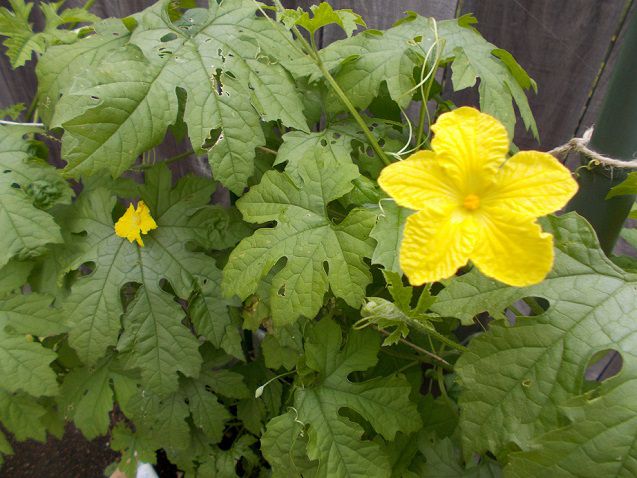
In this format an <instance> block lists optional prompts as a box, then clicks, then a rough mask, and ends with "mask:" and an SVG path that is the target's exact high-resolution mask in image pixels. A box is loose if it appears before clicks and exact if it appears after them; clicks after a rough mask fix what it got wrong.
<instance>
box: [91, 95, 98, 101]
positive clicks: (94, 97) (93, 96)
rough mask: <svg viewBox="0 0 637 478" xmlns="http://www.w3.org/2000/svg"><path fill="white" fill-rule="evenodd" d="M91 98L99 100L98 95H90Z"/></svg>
mask: <svg viewBox="0 0 637 478" xmlns="http://www.w3.org/2000/svg"><path fill="white" fill-rule="evenodd" d="M91 99H92V100H95V101H99V100H100V97H99V96H95V95H91Z"/></svg>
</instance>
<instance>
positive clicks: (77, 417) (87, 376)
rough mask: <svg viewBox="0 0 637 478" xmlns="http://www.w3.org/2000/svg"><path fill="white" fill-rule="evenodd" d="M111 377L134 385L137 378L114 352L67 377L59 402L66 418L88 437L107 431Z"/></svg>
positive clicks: (109, 417)
mask: <svg viewBox="0 0 637 478" xmlns="http://www.w3.org/2000/svg"><path fill="white" fill-rule="evenodd" d="M111 381H113V382H114V381H118V385H119V386H120V387H121V386H122V385H123V384H122V382H126V383H127V384H128V385H129V386H132V387H134V386H135V379H134V378H131V377H129V376H127V375H124V374H123V373H122V371H121V365H119V364H118V363H117V362H116V358H115V357H114V356H112V355H111V356H109V357H105V358H104V359H102V360H101V361H100V362H99V363H98V364H97V365H96V366H95V367H81V368H77V369H74V370H72V371H71V372H70V373H69V374H68V375H66V376H65V377H64V382H63V383H62V386H61V388H60V395H59V396H58V397H57V403H58V405H59V407H60V410H61V411H62V412H63V413H64V416H65V418H66V419H72V420H73V423H74V424H75V426H76V427H77V428H78V429H79V430H80V431H81V432H82V433H83V434H84V436H85V437H86V438H87V439H88V440H92V439H94V438H96V437H98V436H100V435H105V434H106V433H107V432H108V428H109V425H110V423H111V416H110V412H111V411H112V410H113V390H112V388H111Z"/></svg>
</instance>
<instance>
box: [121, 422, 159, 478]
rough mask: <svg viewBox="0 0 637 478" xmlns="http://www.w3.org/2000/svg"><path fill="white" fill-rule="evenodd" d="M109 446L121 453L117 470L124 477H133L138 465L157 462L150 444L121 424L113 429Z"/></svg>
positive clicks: (139, 434) (137, 433)
mask: <svg viewBox="0 0 637 478" xmlns="http://www.w3.org/2000/svg"><path fill="white" fill-rule="evenodd" d="M110 444H111V448H112V449H113V450H115V451H119V452H121V454H122V457H121V459H120V461H119V463H118V464H117V468H118V469H119V470H120V471H122V472H123V473H124V474H125V475H126V476H135V475H136V473H137V465H138V464H139V463H155V461H156V460H157V458H156V454H155V448H154V447H153V445H152V443H149V442H148V440H145V439H144V437H143V436H142V434H141V433H140V432H138V431H137V432H133V431H131V429H130V428H128V426H126V425H125V424H124V423H123V422H119V423H117V424H116V425H115V427H113V431H112V433H111V440H110Z"/></svg>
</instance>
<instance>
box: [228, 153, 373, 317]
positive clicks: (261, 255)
mask: <svg viewBox="0 0 637 478" xmlns="http://www.w3.org/2000/svg"><path fill="white" fill-rule="evenodd" d="M299 175H300V179H299V180H297V181H294V180H293V179H292V178H290V177H289V176H288V175H287V174H286V173H279V172H276V171H269V172H267V173H266V174H265V175H264V176H263V179H262V181H261V183H260V184H259V185H258V186H256V187H254V188H252V189H251V190H250V192H248V193H247V194H246V195H245V196H244V197H243V198H241V199H240V200H239V201H238V202H237V207H238V208H239V210H240V211H241V213H242V214H243V217H244V219H245V220H246V221H248V222H253V223H264V222H267V221H276V222H277V226H276V227H274V228H261V229H259V230H258V231H256V232H255V233H254V234H253V235H252V236H251V237H249V238H247V239H244V240H243V241H241V243H239V245H238V246H237V247H236V248H235V249H234V251H232V254H231V255H230V259H229V261H228V264H227V265H226V267H225V269H224V282H223V287H224V291H225V293H226V294H227V295H232V294H236V295H238V296H239V298H241V299H245V298H247V297H248V296H249V295H250V294H252V293H253V292H255V291H256V290H257V287H258V285H259V281H260V280H262V279H264V278H265V277H266V276H267V275H268V273H269V272H270V270H271V269H272V268H273V267H274V266H275V265H276V264H277V262H278V261H279V260H280V259H281V258H284V257H285V258H286V259H287V262H286V263H285V266H284V267H283V268H282V269H281V270H280V271H278V272H277V273H276V274H275V275H274V277H273V280H272V286H271V288H270V292H269V296H270V297H269V299H270V306H271V310H272V319H273V321H274V322H275V324H277V325H283V324H286V323H291V322H293V321H294V320H295V319H296V318H297V317H299V316H305V317H314V315H316V313H317V312H318V310H319V309H320V307H321V305H322V304H323V296H324V295H325V293H326V292H327V291H328V288H331V290H332V292H333V293H334V295H336V296H337V297H341V298H342V299H344V300H345V301H346V302H347V303H348V304H349V305H350V306H352V307H358V306H360V305H361V303H362V300H363V298H364V296H365V287H366V286H367V284H369V282H370V280H371V276H370V273H369V270H368V267H367V266H366V265H365V263H364V262H363V260H362V258H363V257H370V256H371V253H372V245H371V244H372V242H371V240H370V239H369V231H370V229H371V227H372V224H373V221H374V220H375V214H374V213H373V212H371V211H369V210H363V209H354V210H353V211H351V212H350V213H349V214H348V215H347V217H346V218H345V219H343V220H342V221H341V222H340V223H339V224H336V225H335V224H334V223H333V222H332V221H331V219H330V218H329V217H328V215H327V211H326V205H327V204H328V203H329V202H330V201H332V200H334V199H337V198H339V197H341V196H342V195H343V194H345V193H347V192H348V191H349V190H351V189H352V184H351V180H352V179H354V178H355V177H356V176H358V172H357V168H356V166H354V165H349V167H347V166H345V165H339V166H338V169H337V166H336V165H334V164H333V163H332V162H331V161H329V158H326V160H317V161H304V162H302V163H301V165H300V168H299ZM325 264H327V270H326V265H325Z"/></svg>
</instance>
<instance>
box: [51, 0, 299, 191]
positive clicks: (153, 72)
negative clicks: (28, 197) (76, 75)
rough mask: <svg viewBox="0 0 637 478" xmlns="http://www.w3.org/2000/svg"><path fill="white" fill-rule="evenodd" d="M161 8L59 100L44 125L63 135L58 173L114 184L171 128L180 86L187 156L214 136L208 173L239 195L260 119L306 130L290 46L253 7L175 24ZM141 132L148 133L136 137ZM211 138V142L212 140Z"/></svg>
mask: <svg viewBox="0 0 637 478" xmlns="http://www.w3.org/2000/svg"><path fill="white" fill-rule="evenodd" d="M167 5H168V2H166V1H162V2H159V3H157V4H156V5H154V6H152V7H150V8H148V9H146V10H144V11H143V12H141V13H139V14H138V15H136V17H135V18H136V20H137V24H138V26H137V28H136V29H135V30H134V31H133V33H132V36H131V38H130V44H129V46H128V47H127V48H126V49H124V50H121V51H117V52H114V53H113V54H111V55H107V56H105V57H104V58H103V59H102V61H101V63H100V64H99V66H97V67H93V68H91V69H90V70H87V71H86V73H85V74H84V75H82V76H83V77H84V78H83V81H78V82H77V87H75V88H73V89H71V90H69V91H68V92H67V93H66V95H65V96H64V97H62V99H61V100H60V102H59V104H58V108H57V109H56V115H55V118H54V119H53V124H54V125H58V126H62V127H64V129H65V136H64V138H63V154H64V157H65V159H67V161H68V166H67V168H66V174H67V175H69V176H72V177H78V176H80V175H83V174H92V173H95V172H96V171H97V170H99V169H101V168H106V169H109V170H110V172H111V174H113V175H114V176H118V175H120V174H121V173H122V172H123V171H125V170H126V169H128V168H129V167H130V166H131V165H132V164H133V162H134V161H135V159H136V158H137V156H139V155H140V154H141V153H142V152H144V151H146V150H148V149H150V148H152V147H153V146H155V145H157V144H159V143H160V142H161V140H162V139H163V138H164V135H165V133H166V129H167V127H168V126H169V125H171V124H174V123H175V121H176V120H177V112H178V108H179V104H178V96H177V94H176V89H177V88H180V89H183V90H184V91H185V92H186V94H187V100H186V105H185V111H184V121H185V122H186V124H187V125H188V132H189V135H190V139H191V142H192V144H193V146H194V148H195V149H196V150H197V151H202V150H203V148H204V145H205V143H207V142H209V141H210V140H211V139H212V138H218V140H217V141H216V142H215V144H214V146H212V149H211V150H210V162H211V164H212V168H213V173H214V175H215V177H216V178H218V179H219V180H220V181H222V182H223V183H224V185H226V186H227V187H228V188H230V189H231V190H232V191H233V192H235V193H237V194H240V193H241V192H242V191H243V188H244V187H245V186H246V184H247V180H248V178H249V177H250V176H251V175H252V174H253V172H254V163H253V161H254V157H255V153H254V149H255V148H256V147H258V146H261V145H264V144H265V138H264V136H263V132H262V130H261V126H260V120H261V119H263V120H265V121H275V120H281V121H282V122H283V123H284V124H285V125H287V126H290V127H293V128H297V129H301V130H306V131H307V130H308V127H307V123H306V122H305V118H304V116H303V113H302V102H301V100H300V97H299V95H297V94H296V93H295V88H294V84H293V82H292V79H291V78H290V77H289V75H288V73H287V72H286V71H285V70H284V69H283V67H282V66H281V64H280V62H281V61H283V60H285V59H287V57H288V56H289V55H290V54H294V51H295V50H294V49H293V48H292V49H290V48H289V45H288V46H286V37H287V39H288V40H289V41H291V39H290V38H289V34H288V33H287V32H284V31H282V30H281V29H280V28H278V27H276V26H275V24H273V23H272V22H270V21H269V20H267V19H265V18H257V17H256V16H255V10H256V9H257V4H255V3H254V2H252V1H248V0H228V1H224V2H223V3H221V4H218V3H216V2H211V3H210V7H209V10H203V9H197V10H192V11H191V13H190V14H187V15H188V16H187V17H185V18H184V19H182V20H181V21H179V22H177V23H173V22H172V21H171V20H170V18H169V16H168V15H167V12H166V10H165V8H166V6H167ZM114 112H115V113H114ZM151 112H152V113H151ZM140 129H143V130H144V131H147V134H145V135H144V136H143V137H141V136H138V131H139V130H140ZM87 130H90V131H91V136H90V141H87V137H86V131H87ZM211 130H218V131H219V133H220V134H219V135H216V136H211ZM209 147H210V145H207V144H206V145H205V148H206V149H208V148H209Z"/></svg>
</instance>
